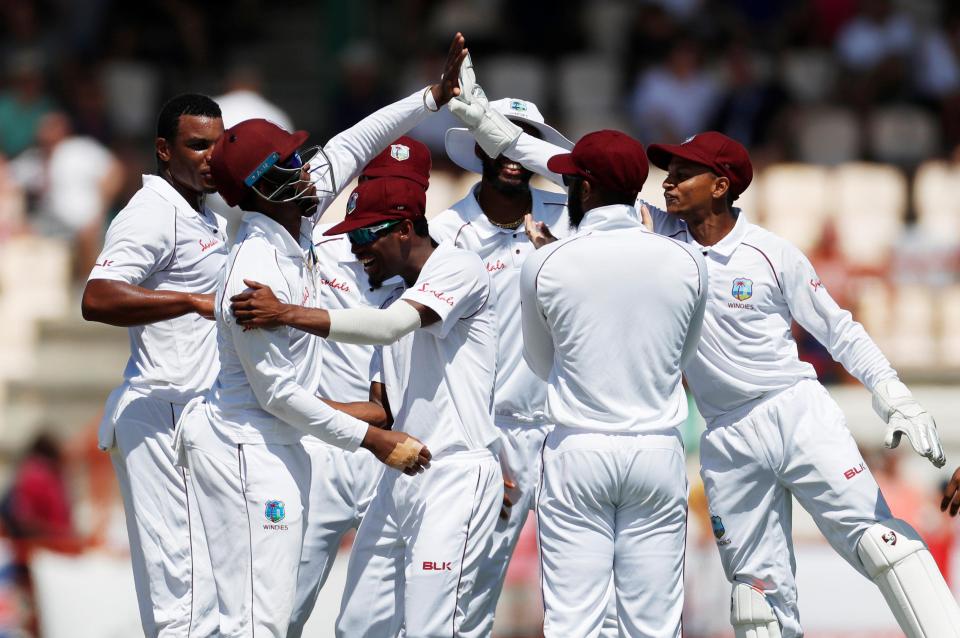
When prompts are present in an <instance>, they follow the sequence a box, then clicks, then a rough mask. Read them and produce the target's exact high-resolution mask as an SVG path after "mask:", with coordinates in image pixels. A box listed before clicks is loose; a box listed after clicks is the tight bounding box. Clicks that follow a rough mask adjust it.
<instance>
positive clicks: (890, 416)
mask: <svg viewBox="0 0 960 638" xmlns="http://www.w3.org/2000/svg"><path fill="white" fill-rule="evenodd" d="M873 409H874V410H875V411H876V413H877V414H879V415H880V418H881V419H883V420H884V421H885V422H886V423H887V435H886V438H885V439H884V441H883V445H884V446H885V447H888V448H895V447H897V446H898V445H900V438H901V437H902V436H903V435H904V434H906V435H907V438H908V439H910V445H912V446H913V449H914V450H916V451H917V454H919V455H921V456H925V457H927V458H928V459H930V462H931V463H933V464H934V465H935V466H936V467H943V465H944V464H945V463H946V462H947V459H946V457H945V456H944V455H943V446H941V445H940V437H939V436H938V435H937V424H936V423H935V422H934V420H933V417H932V416H930V414H929V413H928V412H927V411H926V410H924V409H923V406H921V405H920V404H919V403H917V401H916V399H914V398H913V394H911V392H910V390H909V389H908V388H907V386H905V385H904V384H903V383H901V382H900V380H899V379H886V380H884V381H881V382H880V383H878V384H877V386H876V387H875V388H874V389H873Z"/></svg>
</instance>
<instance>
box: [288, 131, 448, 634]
mask: <svg viewBox="0 0 960 638" xmlns="http://www.w3.org/2000/svg"><path fill="white" fill-rule="evenodd" d="M430 167H431V158H430V149H428V148H427V147H426V146H425V145H424V144H423V143H421V142H419V141H417V140H415V139H413V138H410V137H407V136H401V137H400V138H398V139H396V140H394V141H393V142H391V143H390V145H389V146H387V148H385V149H384V150H383V151H381V152H380V154H379V155H377V156H376V157H374V158H373V159H372V160H371V161H370V162H369V163H368V164H367V165H366V166H365V167H364V168H363V172H362V173H361V174H360V177H359V181H361V182H364V181H366V180H369V179H377V178H379V177H399V178H405V179H408V180H410V181H411V182H413V183H414V184H417V185H418V186H420V187H421V188H423V189H424V190H426V189H427V187H428V186H429V184H430ZM332 227H333V224H317V226H316V227H315V228H314V230H313V249H314V255H315V256H316V267H315V268H314V272H313V277H314V278H315V280H316V286H317V296H318V302H317V303H318V305H319V306H320V307H322V308H328V309H346V308H357V307H367V308H381V307H383V306H384V305H385V303H386V302H387V301H388V299H389V300H392V299H393V298H394V297H393V295H395V294H396V289H397V287H398V286H399V287H402V285H403V280H402V279H400V278H393V279H391V280H390V281H389V282H386V283H385V284H384V285H380V286H373V285H372V284H371V283H370V281H369V280H368V279H367V275H366V273H364V271H363V265H362V264H361V263H360V261H359V260H357V257H356V255H354V254H353V251H352V250H351V244H350V241H349V240H348V239H347V236H346V235H334V236H332V237H330V236H325V235H324V233H325V232H326V231H327V230H329V229H330V228H332ZM373 353H374V346H369V345H361V344H353V343H341V342H337V341H324V343H323V355H322V366H321V370H320V381H319V386H318V388H317V395H318V396H320V397H326V398H334V399H337V400H338V401H341V402H347V403H352V402H358V401H367V400H368V398H369V392H370V364H371V360H372V358H373ZM318 363H319V362H318ZM303 445H304V447H305V448H306V450H307V452H308V453H309V454H310V458H311V466H312V470H311V485H310V501H311V505H310V511H311V515H312V518H313V521H312V522H311V524H310V525H309V526H308V527H309V528H310V532H309V533H308V534H306V535H305V536H304V539H303V553H302V556H301V559H300V569H299V571H298V572H297V603H296V606H295V608H294V613H293V619H292V620H291V622H290V628H289V629H288V631H287V636H288V637H289V638H295V637H296V636H300V635H301V634H302V632H303V626H304V625H305V623H306V622H307V619H308V618H309V616H310V613H311V612H312V611H313V607H314V605H315V604H316V600H317V595H318V594H319V593H320V589H321V588H322V587H323V584H324V583H325V582H326V579H327V576H328V575H329V573H330V568H331V567H332V566H333V563H334V560H335V559H336V555H337V551H338V550H339V548H340V542H341V541H342V539H343V536H344V534H346V532H347V531H349V530H351V529H355V528H356V527H357V526H359V524H360V521H361V520H362V519H363V515H364V513H365V512H366V510H367V506H368V505H369V504H370V501H371V500H372V499H373V495H374V494H375V492H376V488H377V482H378V481H379V480H380V475H381V474H382V472H383V465H382V464H381V463H378V462H377V460H376V459H375V458H373V457H372V456H371V455H369V454H367V453H365V452H359V451H358V452H346V451H344V450H342V449H341V448H338V447H335V446H332V445H327V444H325V443H323V442H322V441H320V440H319V439H314V438H307V439H304V442H303Z"/></svg>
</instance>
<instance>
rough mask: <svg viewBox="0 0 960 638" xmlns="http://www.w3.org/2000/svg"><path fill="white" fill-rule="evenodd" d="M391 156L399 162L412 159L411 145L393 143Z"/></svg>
mask: <svg viewBox="0 0 960 638" xmlns="http://www.w3.org/2000/svg"><path fill="white" fill-rule="evenodd" d="M390 157H392V158H393V159H395V160H397V161H398V162H405V161H407V160H408V159H410V147H409V146H407V145H405V144H391V145H390Z"/></svg>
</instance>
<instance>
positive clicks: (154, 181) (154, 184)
mask: <svg viewBox="0 0 960 638" xmlns="http://www.w3.org/2000/svg"><path fill="white" fill-rule="evenodd" d="M143 186H144V188H149V189H150V190H152V191H153V192H155V193H156V194H157V195H159V196H160V197H162V198H163V199H165V200H167V201H168V202H170V203H171V204H173V207H174V208H176V209H177V212H180V213H183V214H184V215H200V212H198V211H196V210H194V208H193V206H191V205H190V204H189V202H187V200H185V199H184V198H183V195H181V194H180V193H179V192H177V189H175V188H174V187H173V186H172V185H171V184H170V182H168V181H167V180H165V179H163V178H162V177H160V176H159V175H144V176H143ZM201 208H202V212H203V213H204V214H205V215H207V216H209V217H213V214H212V213H211V212H210V210H209V209H208V208H207V207H206V205H204V204H201Z"/></svg>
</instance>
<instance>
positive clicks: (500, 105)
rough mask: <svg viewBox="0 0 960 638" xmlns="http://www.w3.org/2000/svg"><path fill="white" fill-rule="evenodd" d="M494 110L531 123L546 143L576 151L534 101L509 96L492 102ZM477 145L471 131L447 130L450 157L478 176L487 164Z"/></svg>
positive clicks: (445, 145)
mask: <svg viewBox="0 0 960 638" xmlns="http://www.w3.org/2000/svg"><path fill="white" fill-rule="evenodd" d="M490 109H491V110H493V111H497V112H499V113H503V114H504V115H506V116H507V119H509V120H512V121H514V122H524V123H526V124H529V125H530V126H532V127H533V128H535V129H536V130H537V131H539V133H540V135H541V136H542V138H543V140H544V141H546V142H550V143H551V144H554V145H556V146H560V147H562V148H564V149H565V150H568V151H569V150H570V149H572V148H573V142H571V141H570V140H568V139H567V138H565V137H564V136H563V135H561V134H560V133H559V132H558V131H557V129H555V128H553V127H552V126H550V125H548V124H546V123H545V122H544V121H543V115H541V114H540V109H538V108H537V105H536V104H534V103H533V102H528V101H527V100H520V99H517V98H512V97H505V98H503V99H502V100H496V101H494V102H490ZM475 144H476V140H474V139H473V135H472V134H471V133H470V131H469V130H468V129H465V128H451V129H447V134H446V137H445V138H444V147H445V148H446V151H447V157H449V158H450V159H451V160H452V161H453V163H454V164H456V165H457V166H459V167H460V168H464V169H466V170H468V171H472V172H474V173H482V172H483V163H482V162H481V161H480V158H479V157H477V155H476V153H474V146H475Z"/></svg>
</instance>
